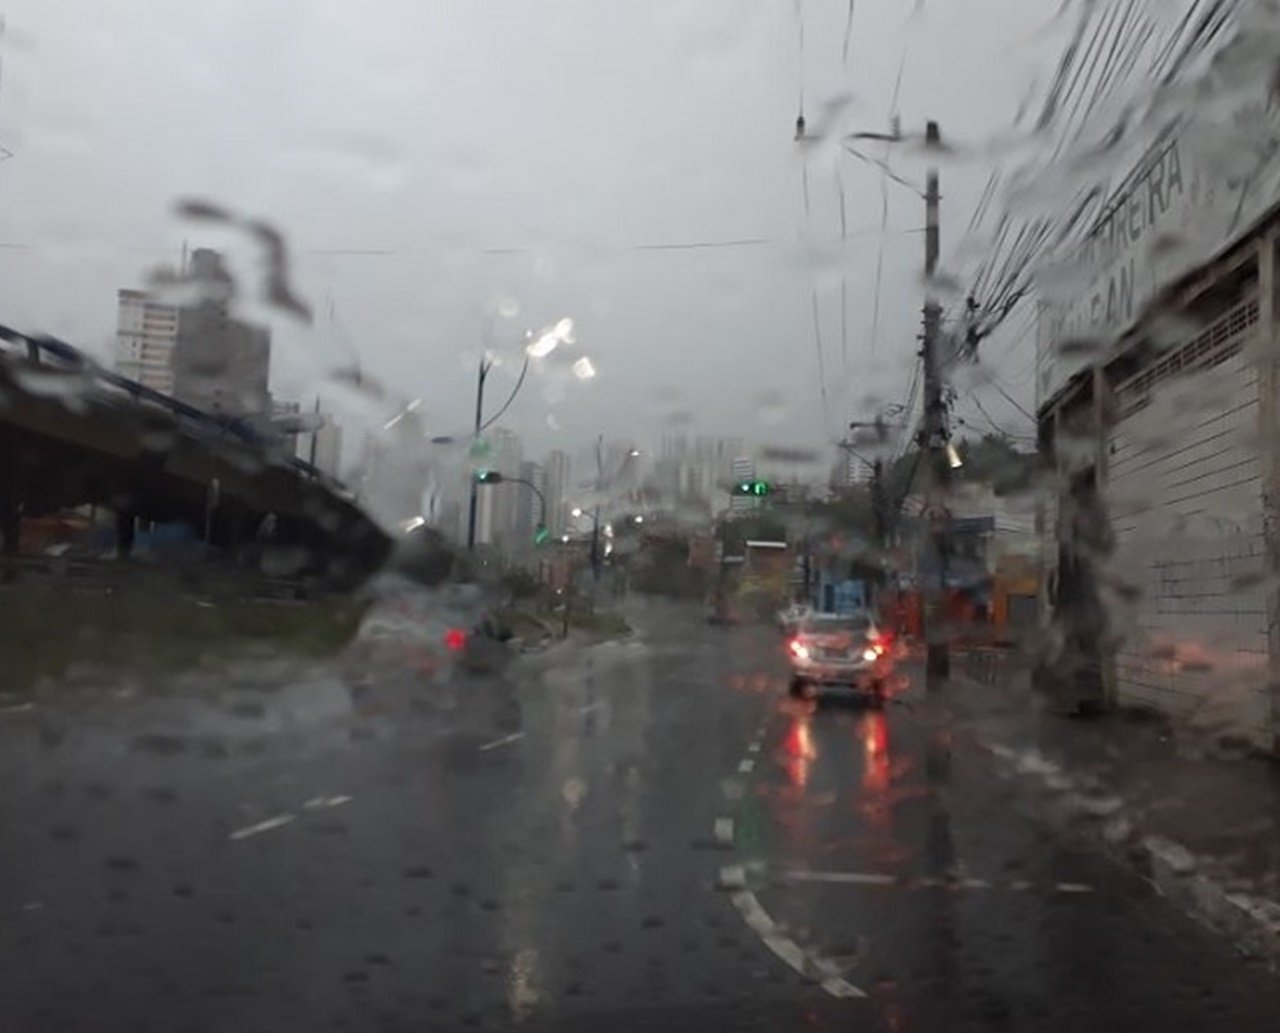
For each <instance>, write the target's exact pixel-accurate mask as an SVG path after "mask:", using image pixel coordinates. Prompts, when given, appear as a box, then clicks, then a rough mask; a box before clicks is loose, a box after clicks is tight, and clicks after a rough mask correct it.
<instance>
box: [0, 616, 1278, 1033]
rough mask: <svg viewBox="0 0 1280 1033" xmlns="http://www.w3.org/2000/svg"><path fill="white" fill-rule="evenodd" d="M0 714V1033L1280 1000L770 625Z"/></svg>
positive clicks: (923, 1025) (1003, 1020) (661, 632)
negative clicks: (800, 669) (793, 697)
mask: <svg viewBox="0 0 1280 1033" xmlns="http://www.w3.org/2000/svg"><path fill="white" fill-rule="evenodd" d="M638 624H639V626H640V629H641V634H640V635H639V636H638V637H637V639H636V640H632V641H627V642H621V643H612V644H605V645H601V646H597V647H594V648H591V649H569V650H562V651H558V652H552V653H549V654H547V655H545V656H543V657H539V658H531V659H529V660H527V661H524V662H523V663H522V664H521V666H519V667H517V668H515V669H513V670H511V671H509V672H508V673H507V674H506V675H505V676H503V677H500V678H499V677H476V678H465V677H457V678H454V679H452V680H450V681H449V682H448V683H446V684H424V683H423V682H422V681H421V679H420V678H415V677H414V675H413V672H411V671H404V670H387V671H380V672H376V676H375V677H372V678H369V679H366V680H365V681H366V683H367V688H364V689H362V691H360V692H359V693H357V694H355V695H354V696H353V694H352V692H351V691H350V690H349V689H348V687H347V686H346V684H345V683H344V682H343V680H342V678H341V677H339V676H338V674H337V673H336V670H335V671H327V670H319V671H315V672H312V673H311V674H309V675H307V676H306V677H304V678H301V679H299V680H298V681H296V682H295V683H294V684H291V685H288V686H285V687H280V688H277V689H274V690H273V691H263V690H262V689H260V688H256V689H255V688H246V687H241V686H239V685H238V684H237V683H238V682H239V681H240V679H238V678H237V677H236V676H235V675H234V674H228V675H227V676H226V677H224V678H221V679H216V688H209V687H208V686H207V685H206V686H205V687H204V688H202V689H192V690H190V691H177V692H175V693H174V694H172V695H171V696H169V697H167V698H157V697H152V696H139V697H134V698H125V699H116V698H112V697H110V696H109V695H102V696H100V697H99V698H96V699H92V700H85V699H84V698H81V697H77V698H76V700H75V701H74V702H67V703H57V702H49V701H44V702H42V703H41V705H40V706H38V707H35V708H32V709H26V710H16V711H10V712H6V713H3V714H0V887H2V888H0V971H2V972H3V975H2V976H0V1030H3V1031H4V1033H9V1031H22V1033H25V1031H32V1033H35V1031H39V1033H52V1031H55V1030H155V1031H164V1033H178V1031H184V1030H193V1031H195V1030H199V1031H206V1030H209V1031H214V1030H216V1031H224V1030H225V1031H237V1033H248V1031H253V1030H263V1031H268V1030H269V1031H272V1033H284V1031H293V1030H299V1031H302V1030H306V1031H312V1030H437V1029H513V1028H519V1029H529V1030H544V1029H545V1030H552V1029H610V1030H621V1031H627V1030H649V1029H655V1030H656V1029H662V1030H672V1031H680V1030H702V1029H716V1030H722V1031H732V1030H775V1031H787V1030H823V1029H830V1030H837V1029H838V1030H854V1029H857V1030H864V1029H865V1030H895V1031H899V1030H904V1031H905V1030H930V1031H932V1030H963V1029H992V1030H1024V1029H1025V1030H1055V1031H1056V1030H1085V1029H1088V1030H1099V1029H1125V1030H1146V1029H1151V1030H1161V1031H1164V1033H1169V1031H1180V1030H1218V1029H1221V1030H1232V1031H1234V1033H1239V1031H1243V1030H1253V1029H1258V1030H1262V1029H1267V1030H1274V1029H1275V1028H1276V1023H1277V1019H1276V1016H1277V1015H1278V1014H1280V1010H1278V1009H1280V983H1277V982H1276V981H1275V980H1274V979H1273V977H1271V976H1269V975H1268V974H1267V973H1265V972H1264V971H1263V970H1261V968H1260V967H1258V966H1257V965H1256V964H1253V963H1250V962H1247V961H1244V960H1242V959H1240V958H1238V957H1236V956H1235V955H1234V954H1233V953H1232V951H1231V950H1230V948H1229V945H1227V944H1226V943H1224V942H1223V941H1222V940H1220V939H1219V938H1217V937H1216V936H1214V935H1213V934H1211V933H1209V932H1207V931H1204V930H1202V929H1201V928H1199V927H1198V926H1196V925H1194V924H1193V923H1192V922H1190V921H1189V920H1187V919H1185V918H1183V917H1182V916H1181V915H1179V914H1177V913H1176V912H1174V911H1173V909H1172V908H1171V907H1170V906H1168V905H1167V904H1166V903H1165V902H1164V901H1163V900H1161V899H1160V898H1158V897H1157V896H1155V895H1154V893H1153V892H1152V891H1150V890H1149V889H1148V888H1147V887H1146V886H1145V885H1144V884H1143V883H1141V882H1140V881H1139V880H1137V879H1135V878H1133V877H1131V876H1130V875H1128V874H1127V873H1125V872H1124V871H1123V870H1121V869H1120V868H1118V867H1116V866H1115V865H1114V864H1113V863H1112V862H1110V861H1107V860H1105V859H1103V858H1101V857H1099V856H1097V855H1095V854H1093V853H1091V852H1089V851H1088V850H1087V849H1086V848H1083V847H1079V848H1077V847H1074V846H1072V844H1071V843H1070V842H1068V841H1065V840H1064V839H1063V838H1062V836H1061V834H1060V833H1054V832H1052V831H1051V830H1050V829H1049V828H1048V827H1047V826H1045V825H1043V824H1042V823H1041V822H1040V821H1039V820H1038V818H1037V816H1036V814H1035V811H1034V805H1033V804H1030V803H1029V802H1028V801H1027V800H1026V799H1024V797H1023V796H1022V795H1021V789H1020V787H1019V786H1017V785H1016V784H1010V783H1008V782H1005V781H1002V780H1001V779H1000V778H999V777H998V776H997V775H996V773H995V772H994V771H993V769H992V768H991V766H990V765H989V763H988V761H987V760H986V757H985V754H984V753H983V752H982V751H981V750H979V749H977V748H976V747H974V745H973V744H972V742H971V741H970V740H969V739H968V737H967V735H966V732H965V730H964V729H962V728H961V729H954V728H947V727H945V724H944V722H942V721H941V720H940V719H939V718H938V717H937V714H936V710H935V708H933V707H932V706H931V705H930V704H929V703H928V702H927V701H925V700H922V699H921V698H920V694H919V692H918V689H917V687H916V685H915V684H914V681H913V680H912V676H913V672H912V671H910V670H909V669H908V670H907V671H906V672H905V674H904V679H903V682H904V683H903V684H902V685H901V686H900V688H901V690H902V691H901V696H900V698H899V700H898V701H897V702H896V703H895V704H894V705H893V706H891V707H890V708H889V710H888V711H887V712H886V713H883V714H881V713H877V712H874V711H868V710H865V709H862V708H859V707H857V706H848V705H825V706H819V707H814V706H812V705H810V704H801V703H794V702H792V701H790V700H788V699H787V698H786V696H785V692H784V689H783V686H784V680H783V677H782V669H781V667H780V664H779V656H778V641H777V638H776V636H775V635H774V634H773V633H771V632H770V631H768V630H767V629H738V630H732V631H725V630H718V629H714V628H708V627H706V626H705V625H703V624H702V623H701V622H700V620H699V618H698V615H697V614H696V612H695V611H692V610H681V609H676V608H671V609H654V610H649V611H647V612H645V613H644V614H643V615H641V616H640V618H639V620H638Z"/></svg>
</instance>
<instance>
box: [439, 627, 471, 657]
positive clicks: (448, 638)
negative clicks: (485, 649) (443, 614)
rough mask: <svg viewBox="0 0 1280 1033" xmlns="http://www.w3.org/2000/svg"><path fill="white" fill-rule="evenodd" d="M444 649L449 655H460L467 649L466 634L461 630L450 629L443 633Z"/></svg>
mask: <svg viewBox="0 0 1280 1033" xmlns="http://www.w3.org/2000/svg"><path fill="white" fill-rule="evenodd" d="M444 647H445V649H447V650H449V652H450V653H461V652H462V651H463V650H464V649H466V648H467V633H466V632H465V631H463V630H462V629H461V628H450V629H449V630H448V631H446V632H445V633H444Z"/></svg>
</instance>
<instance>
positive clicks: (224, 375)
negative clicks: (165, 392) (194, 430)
mask: <svg viewBox="0 0 1280 1033" xmlns="http://www.w3.org/2000/svg"><path fill="white" fill-rule="evenodd" d="M186 278H187V280H188V281H190V283H191V284H193V285H194V286H195V287H196V289H197V291H198V295H199V297H198V300H197V301H195V303H194V304H190V305H184V306H182V307H181V309H179V311H178V325H177V337H176V339H175V341H174V345H173V394H174V397H176V398H178V399H180V400H181V401H184V402H186V403H188V404H189V405H194V406H196V407H197V408H199V409H203V410H204V411H205V412H210V413H221V414H225V415H229V416H239V417H249V418H253V417H262V416H265V415H266V414H268V413H269V412H270V409H271V395H270V392H269V390H268V387H267V382H268V379H269V376H270V371H271V331H270V330H269V329H268V328H267V327H263V326H254V325H253V324H251V323H246V322H245V321H244V320H241V319H237V318H236V317H235V316H233V315H231V312H230V305H231V300H232V297H233V294H234V282H233V280H232V278H231V274H230V272H229V271H228V270H227V268H226V264H225V263H224V262H223V260H222V255H221V254H219V253H218V252H217V251H213V250H211V249H209V248H197V249H196V250H195V252H193V253H192V255H191V261H190V263H189V265H188V267H187V270H186Z"/></svg>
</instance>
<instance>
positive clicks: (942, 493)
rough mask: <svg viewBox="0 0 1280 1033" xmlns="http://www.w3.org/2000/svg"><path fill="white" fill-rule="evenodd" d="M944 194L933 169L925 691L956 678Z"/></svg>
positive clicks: (926, 354) (937, 140)
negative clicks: (950, 614) (931, 565)
mask: <svg viewBox="0 0 1280 1033" xmlns="http://www.w3.org/2000/svg"><path fill="white" fill-rule="evenodd" d="M925 143H926V146H927V147H930V148H934V149H936V148H937V147H939V145H940V144H941V137H940V133H939V131H938V123H937V122H930V123H929V124H928V127H927V129H926V131H925ZM940 206H941V194H940V191H939V185H938V170H937V168H936V166H935V167H931V168H930V169H929V172H928V177H927V179H926V181H925V231H924V276H925V303H924V346H923V349H922V360H923V365H924V406H925V408H924V446H925V448H926V449H927V450H928V453H929V456H928V459H929V472H930V477H929V491H928V500H929V532H930V539H931V541H932V543H933V548H934V554H935V558H936V560H937V566H938V571H937V577H936V578H930V579H928V581H927V583H926V585H925V614H924V616H925V642H926V643H927V646H926V649H927V652H926V662H925V686H926V688H929V689H934V688H939V687H940V686H941V685H942V683H943V682H944V681H945V680H946V679H947V678H948V677H949V676H950V674H951V650H950V646H949V645H948V642H947V629H946V609H947V605H946V604H947V554H948V551H949V548H950V542H949V540H948V538H949V534H948V532H949V524H950V514H949V512H948V510H947V495H948V491H949V489H950V486H951V464H950V462H949V457H948V455H947V409H946V399H945V398H944V396H943V381H942V356H941V355H940V354H939V352H940V350H941V347H942V332H941V328H942V306H941V305H940V304H939V303H938V298H937V294H936V284H935V277H936V274H937V270H938V254H939V250H940V240H939V238H940V222H939V208H940Z"/></svg>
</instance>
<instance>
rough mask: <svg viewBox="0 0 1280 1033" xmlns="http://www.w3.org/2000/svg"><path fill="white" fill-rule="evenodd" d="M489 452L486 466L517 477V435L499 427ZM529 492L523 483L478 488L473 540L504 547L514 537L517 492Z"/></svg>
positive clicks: (519, 451) (519, 455) (519, 453)
mask: <svg viewBox="0 0 1280 1033" xmlns="http://www.w3.org/2000/svg"><path fill="white" fill-rule="evenodd" d="M488 443H489V453H488V456H487V457H486V459H485V465H486V466H487V467H488V469H490V470H494V471H496V472H497V473H500V474H502V475H503V476H505V477H519V476H520V464H521V463H522V462H524V447H523V445H522V444H521V442H520V436H519V435H518V434H515V433H514V432H512V431H509V430H505V429H503V428H498V429H497V430H495V431H493V433H492V434H491V435H490V436H489V439H488ZM528 491H529V489H528V488H526V487H525V486H524V485H522V484H513V483H504V484H494V485H490V486H484V487H481V488H480V489H479V495H478V497H477V500H476V542H477V543H478V544H480V545H497V546H505V545H510V544H512V543H513V542H514V541H515V540H516V538H517V536H518V531H517V524H516V517H517V506H518V503H519V499H520V495H521V494H527V493H528Z"/></svg>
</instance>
